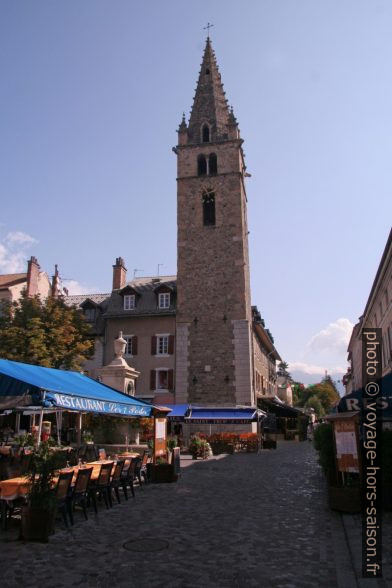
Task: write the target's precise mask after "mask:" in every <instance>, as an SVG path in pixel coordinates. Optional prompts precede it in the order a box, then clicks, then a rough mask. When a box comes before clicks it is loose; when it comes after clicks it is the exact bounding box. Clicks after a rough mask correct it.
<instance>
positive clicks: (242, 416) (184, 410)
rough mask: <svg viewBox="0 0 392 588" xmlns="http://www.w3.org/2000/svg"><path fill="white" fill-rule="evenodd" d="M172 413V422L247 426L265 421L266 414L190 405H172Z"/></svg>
mask: <svg viewBox="0 0 392 588" xmlns="http://www.w3.org/2000/svg"><path fill="white" fill-rule="evenodd" d="M168 406H169V408H171V409H172V412H170V414H169V415H168V418H169V419H170V420H172V421H181V422H184V423H190V424H192V423H198V424H213V423H215V424H224V423H231V424H246V423H249V422H252V421H257V420H258V419H260V420H261V419H263V418H265V416H266V413H265V412H264V411H262V410H260V409H257V408H255V407H227V408H224V407H222V408H220V407H213V408H208V407H200V406H192V405H190V404H170V405H168Z"/></svg>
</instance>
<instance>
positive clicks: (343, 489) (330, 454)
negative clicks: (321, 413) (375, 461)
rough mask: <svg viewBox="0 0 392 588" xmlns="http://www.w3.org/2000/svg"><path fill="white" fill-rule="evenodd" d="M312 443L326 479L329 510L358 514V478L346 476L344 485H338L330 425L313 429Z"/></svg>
mask: <svg viewBox="0 0 392 588" xmlns="http://www.w3.org/2000/svg"><path fill="white" fill-rule="evenodd" d="M313 443H314V446H315V448H316V449H317V451H318V452H319V464H320V465H321V467H322V468H323V470H324V473H325V475H326V478H327V483H328V501H329V506H330V508H331V509H332V510H337V511H339V512H348V513H356V512H360V510H361V494H360V484H359V476H358V475H357V474H352V475H351V474H350V475H347V477H346V483H345V485H341V484H339V480H338V477H337V471H336V464H335V442H334V436H333V428H332V425H331V424H330V423H323V424H321V425H319V426H318V427H317V428H316V429H315V431H314V439H313Z"/></svg>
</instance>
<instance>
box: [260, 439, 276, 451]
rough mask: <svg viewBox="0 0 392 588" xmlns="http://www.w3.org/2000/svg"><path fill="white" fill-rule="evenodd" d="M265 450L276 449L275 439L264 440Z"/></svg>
mask: <svg viewBox="0 0 392 588" xmlns="http://www.w3.org/2000/svg"><path fill="white" fill-rule="evenodd" d="M263 449H276V441H275V439H264V441H263Z"/></svg>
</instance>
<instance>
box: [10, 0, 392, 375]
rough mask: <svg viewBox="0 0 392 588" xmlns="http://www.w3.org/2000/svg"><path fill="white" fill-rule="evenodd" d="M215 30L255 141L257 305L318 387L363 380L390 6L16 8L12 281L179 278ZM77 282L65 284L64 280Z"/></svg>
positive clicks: (391, 87)
mask: <svg viewBox="0 0 392 588" xmlns="http://www.w3.org/2000/svg"><path fill="white" fill-rule="evenodd" d="M207 21H210V22H213V23H214V27H213V29H212V32H211V37H212V42H213V47H214V49H215V52H216V55H217V59H218V63H219V66H220V70H221V73H222V78H223V82H224V85H225V90H226V92H227V96H228V99H229V101H230V102H231V103H232V104H233V107H234V112H235V114H236V116H237V119H238V121H239V124H240V128H241V133H242V136H243V138H244V139H245V144H244V149H245V154H246V162H247V166H248V171H249V172H250V173H251V174H252V177H251V178H250V179H249V180H248V184H247V191H248V200H249V209H248V213H249V226H250V235H249V238H250V254H251V279H252V302H253V303H254V304H257V305H258V307H259V309H260V310H261V314H262V316H263V317H264V318H265V320H266V323H267V326H268V327H269V328H270V330H271V331H272V333H273V335H274V337H275V343H276V346H277V348H278V350H279V351H280V353H281V355H282V357H283V358H284V359H285V360H286V361H288V362H289V363H290V365H291V366H292V368H294V372H295V375H298V377H302V379H304V380H305V381H312V380H313V381H317V380H318V379H319V378H320V374H321V373H322V372H323V370H324V369H328V370H329V371H333V370H334V369H335V368H337V367H341V368H344V367H345V365H346V361H345V360H346V354H345V346H346V343H347V337H348V335H349V332H350V328H351V324H352V323H354V322H355V321H356V320H357V318H358V316H359V315H360V314H361V312H362V310H363V308H364V305H365V302H366V299H367V295H368V293H369V290H370V287H371V283H372V281H373V278H374V275H375V272H376V269H377V265H378V262H379V259H380V257H381V253H382V250H383V247H384V245H385V242H386V239H387V236H388V232H389V229H390V226H391V217H392V215H391V212H392V210H391V209H392V204H391V203H392V198H391V190H392V166H391V163H390V159H391V153H392V149H391V146H392V145H391V144H392V121H391V106H390V105H391V104H392V4H391V3H390V2H388V1H379V0H372V1H370V0H369V1H366V2H365V1H361V0H345V1H344V2H341V1H338V0H328V1H320V2H314V1H313V0H308V1H306V0H296V2H292V1H291V0H269V1H265V0H248V1H245V2H243V3H242V4H241V5H240V4H238V2H234V1H232V0H225V1H224V2H223V0H220V1H214V0H209V1H206V0H199V1H198V2H197V3H196V2H187V3H185V2H180V1H176V0H166V1H165V2H162V1H158V0H154V1H146V2H138V3H137V2H132V1H130V0H126V1H125V0H124V1H123V0H111V1H110V2H108V1H106V0H83V2H80V1H78V0H68V1H67V2H64V1H60V0H51V1H49V0H40V2H31V1H30V0H29V1H27V0H12V1H11V0H3V1H2V2H1V4H0V68H1V77H2V82H3V83H2V84H1V87H0V108H1V113H2V114H1V118H0V178H1V180H0V189H1V209H0V223H1V224H0V272H1V273H8V272H11V271H18V270H22V271H23V269H24V267H25V263H26V259H27V258H28V257H29V256H30V255H31V254H34V255H36V256H37V257H38V259H39V261H40V263H41V266H42V267H43V268H44V269H45V270H46V271H47V272H48V273H50V274H51V273H52V270H53V266H54V264H55V263H58V264H59V267H60V272H61V275H62V276H63V278H66V279H68V280H72V281H69V282H68V285H69V286H71V288H73V290H74V291H75V292H76V291H90V292H91V291H97V292H99V291H101V292H102V291H103V292H105V291H109V290H110V287H111V273H112V264H113V262H114V259H115V257H117V256H119V255H121V256H123V257H124V258H125V259H126V262H127V266H128V271H129V276H130V277H132V275H133V270H134V269H135V268H138V269H140V270H143V271H141V272H139V274H138V275H153V274H155V273H156V270H157V264H158V263H163V264H164V265H163V267H162V269H161V273H165V274H171V273H175V272H176V180H175V178H176V161H175V156H174V154H173V153H172V150H171V148H172V146H173V145H175V144H176V139H177V138H176V132H175V131H176V129H177V127H178V124H179V122H180V119H181V115H182V111H183V110H184V111H185V113H186V115H187V116H188V115H189V111H190V108H191V105H192V99H193V94H194V89H195V86H196V80H197V77H198V71H199V66H200V63H201V58H202V52H203V47H204V42H205V31H204V30H203V26H205V25H206V23H207ZM64 284H65V285H67V282H64Z"/></svg>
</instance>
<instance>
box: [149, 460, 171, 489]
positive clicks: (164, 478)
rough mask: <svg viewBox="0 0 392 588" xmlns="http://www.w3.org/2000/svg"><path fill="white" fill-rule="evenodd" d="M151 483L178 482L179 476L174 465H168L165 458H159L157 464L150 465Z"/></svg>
mask: <svg viewBox="0 0 392 588" xmlns="http://www.w3.org/2000/svg"><path fill="white" fill-rule="evenodd" d="M148 465H149V466H150V467H149V468H148V472H149V480H150V482H153V483H156V484H160V483H167V482H177V479H178V476H177V474H176V473H175V471H174V465H173V464H171V463H168V462H167V460H166V459H165V458H163V457H158V458H157V461H156V463H155V464H148Z"/></svg>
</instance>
